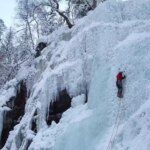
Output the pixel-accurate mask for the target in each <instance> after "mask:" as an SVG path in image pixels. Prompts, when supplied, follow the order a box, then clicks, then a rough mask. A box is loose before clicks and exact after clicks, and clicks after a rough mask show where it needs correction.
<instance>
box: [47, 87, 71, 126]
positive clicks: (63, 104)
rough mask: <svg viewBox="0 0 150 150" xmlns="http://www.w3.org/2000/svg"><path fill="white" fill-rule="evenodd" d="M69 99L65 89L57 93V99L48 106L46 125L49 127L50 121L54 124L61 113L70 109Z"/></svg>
mask: <svg viewBox="0 0 150 150" xmlns="http://www.w3.org/2000/svg"><path fill="white" fill-rule="evenodd" d="M71 99H72V98H71V97H70V96H69V94H68V93H67V90H66V89H64V90H63V91H61V92H60V93H59V96H58V98H57V99H56V100H55V101H54V102H53V103H51V104H50V108H49V113H48V114H47V124H48V125H50V124H51V122H52V121H55V122H56V123H58V122H59V120H60V119H61V115H62V113H63V112H64V111H66V110H67V109H68V108H70V107H71Z"/></svg>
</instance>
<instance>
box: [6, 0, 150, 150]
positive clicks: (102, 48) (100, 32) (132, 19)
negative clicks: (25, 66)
mask: <svg viewBox="0 0 150 150" xmlns="http://www.w3.org/2000/svg"><path fill="white" fill-rule="evenodd" d="M149 7H150V1H149V0H140V1H137V0H130V1H124V2H122V1H115V0H108V1H106V2H105V3H103V4H101V5H100V6H98V7H97V8H96V10H94V11H93V12H90V13H89V15H88V16H86V17H85V18H83V19H81V20H79V21H78V22H76V25H75V26H74V27H73V29H71V30H68V29H66V28H65V27H62V28H60V29H59V30H58V31H56V32H54V33H53V34H52V35H50V36H49V37H45V38H44V39H43V40H41V41H46V42H47V43H48V47H47V48H45V49H44V50H43V51H42V55H41V56H40V57H39V58H37V59H36V60H35V61H34V62H33V64H32V68H34V69H33V70H34V73H35V74H34V77H31V79H32V83H33V85H32V86H31V94H30V97H29V99H28V101H27V105H26V113H25V116H24V117H23V119H22V120H21V122H20V124H19V125H18V126H16V127H15V129H14V131H12V132H11V134H10V136H9V138H8V141H7V143H6V145H5V147H4V150H5V149H6V148H7V147H9V148H10V149H12V150H18V149H20V150H21V149H22V148H23V147H26V143H27V142H29V141H30V142H31V141H32V142H31V145H30V144H28V149H29V150H42V149H43V150H45V149H49V150H62V149H63V150H84V149H86V150H100V149H101V150H103V149H104V150H105V148H106V147H107V144H108V143H109V139H110V138H109V137H110V136H111V133H110V131H111V129H112V127H113V125H114V122H115V118H116V114H117V111H118V109H119V105H118V104H119V99H118V98H117V97H116V86H115V80H116V74H117V72H118V68H120V69H122V70H123V71H125V74H126V75H127V79H126V81H125V83H124V88H125V93H124V98H123V107H124V110H123V115H122V118H121V123H120V125H121V126H123V125H124V124H125V126H127V127H131V126H132V125H130V123H131V124H132V122H134V119H132V117H131V116H132V115H133V114H134V113H135V112H137V111H138V110H139V108H140V107H141V106H142V105H143V104H144V103H148V101H149V96H150V95H149V88H150V86H149V85H150V78H149V74H150V72H149V70H150V68H149V60H150V58H149V57H150V54H149V52H150V50H149V43H150V36H149V35H150V34H149V33H150V28H149V26H150V21H149V20H150V8H149ZM139 12H140V13H139ZM29 81H30V80H28V81H27V82H29ZM63 89H66V90H67V92H68V93H69V95H70V96H71V97H73V99H74V100H76V99H78V98H77V97H78V96H80V95H85V92H86V90H87V89H88V91H89V95H88V103H87V104H85V105H84V104H83V103H79V105H78V106H76V107H73V108H70V109H69V110H67V111H66V112H65V113H64V114H63V115H62V119H61V120H60V122H59V124H56V123H54V122H53V123H52V125H51V126H48V125H47V124H46V121H45V120H46V113H47V111H48V107H49V104H50V102H51V101H54V100H55V99H56V97H57V94H58V92H59V91H61V90H63ZM83 97H85V96H83ZM81 101H82V102H83V101H84V98H82V100H81ZM143 109H144V108H143ZM35 111H37V126H38V133H37V134H35V133H33V132H32V131H31V122H32V118H33V116H34V113H35ZM142 111H143V110H142ZM140 113H141V112H139V114H140ZM147 113H148V111H147ZM130 117H131V118H130ZM133 118H134V116H133ZM147 118H148V117H147V116H146V117H145V119H143V120H146V119H147ZM130 119H131V120H130ZM128 120H129V124H128V123H127V122H128ZM136 122H137V120H136ZM126 123H127V124H126ZM137 124H138V123H137ZM147 125H149V123H147ZM141 128H142V126H141ZM137 130H138V127H137ZM124 131H126V130H125V128H122V130H121V128H120V130H119V135H118V138H117V142H116V143H115V144H114V146H115V148H116V150H121V149H124V148H130V144H129V141H128V140H127V138H130V133H129V132H128V135H126V134H124ZM129 131H130V130H129ZM141 135H142V134H141ZM20 136H21V137H22V139H21V140H20V139H19V137H20ZM122 137H126V138H122ZM18 139H19V140H18ZM147 139H148V137H147ZM139 140H140V138H139ZM16 141H17V142H16ZM130 142H131V141H130ZM18 143H19V144H18ZM122 143H123V145H122ZM131 143H132V142H131ZM133 143H134V141H133ZM134 144H135V143H134ZM145 144H146V143H145ZM148 144H149V143H147V145H148ZM147 147H148V146H145V149H144V150H147V149H146V148H147ZM134 148H135V147H134V146H131V150H135V149H134Z"/></svg>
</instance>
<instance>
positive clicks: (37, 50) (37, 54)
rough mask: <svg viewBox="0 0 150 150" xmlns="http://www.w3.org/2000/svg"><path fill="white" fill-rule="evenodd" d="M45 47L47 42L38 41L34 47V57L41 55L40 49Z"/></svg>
mask: <svg viewBox="0 0 150 150" xmlns="http://www.w3.org/2000/svg"><path fill="white" fill-rule="evenodd" d="M45 47H47V43H44V42H40V43H39V44H38V45H37V47H36V55H35V58H36V57H39V56H40V55H41V51H42V50H43V49H44V48H45Z"/></svg>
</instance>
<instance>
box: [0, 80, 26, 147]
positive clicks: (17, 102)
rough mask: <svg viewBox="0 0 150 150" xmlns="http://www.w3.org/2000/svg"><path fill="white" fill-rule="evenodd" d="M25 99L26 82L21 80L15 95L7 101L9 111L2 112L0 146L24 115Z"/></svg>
mask: <svg viewBox="0 0 150 150" xmlns="http://www.w3.org/2000/svg"><path fill="white" fill-rule="evenodd" d="M26 99H27V88H26V83H25V82H24V81H21V82H20V83H19V85H18V89H17V93H16V97H12V98H11V99H10V100H9V101H8V102H7V107H8V108H10V110H9V111H5V112H4V122H3V130H2V135H1V141H0V148H2V147H3V146H4V145H5V142H6V140H7V138H8V135H9V132H10V131H11V130H12V129H13V128H14V126H15V125H16V124H18V123H19V122H20V120H21V118H22V116H23V115H24V111H25V104H26Z"/></svg>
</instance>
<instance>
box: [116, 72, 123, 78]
mask: <svg viewBox="0 0 150 150" xmlns="http://www.w3.org/2000/svg"><path fill="white" fill-rule="evenodd" d="M122 79H123V76H122V72H119V73H118V74H117V80H122Z"/></svg>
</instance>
